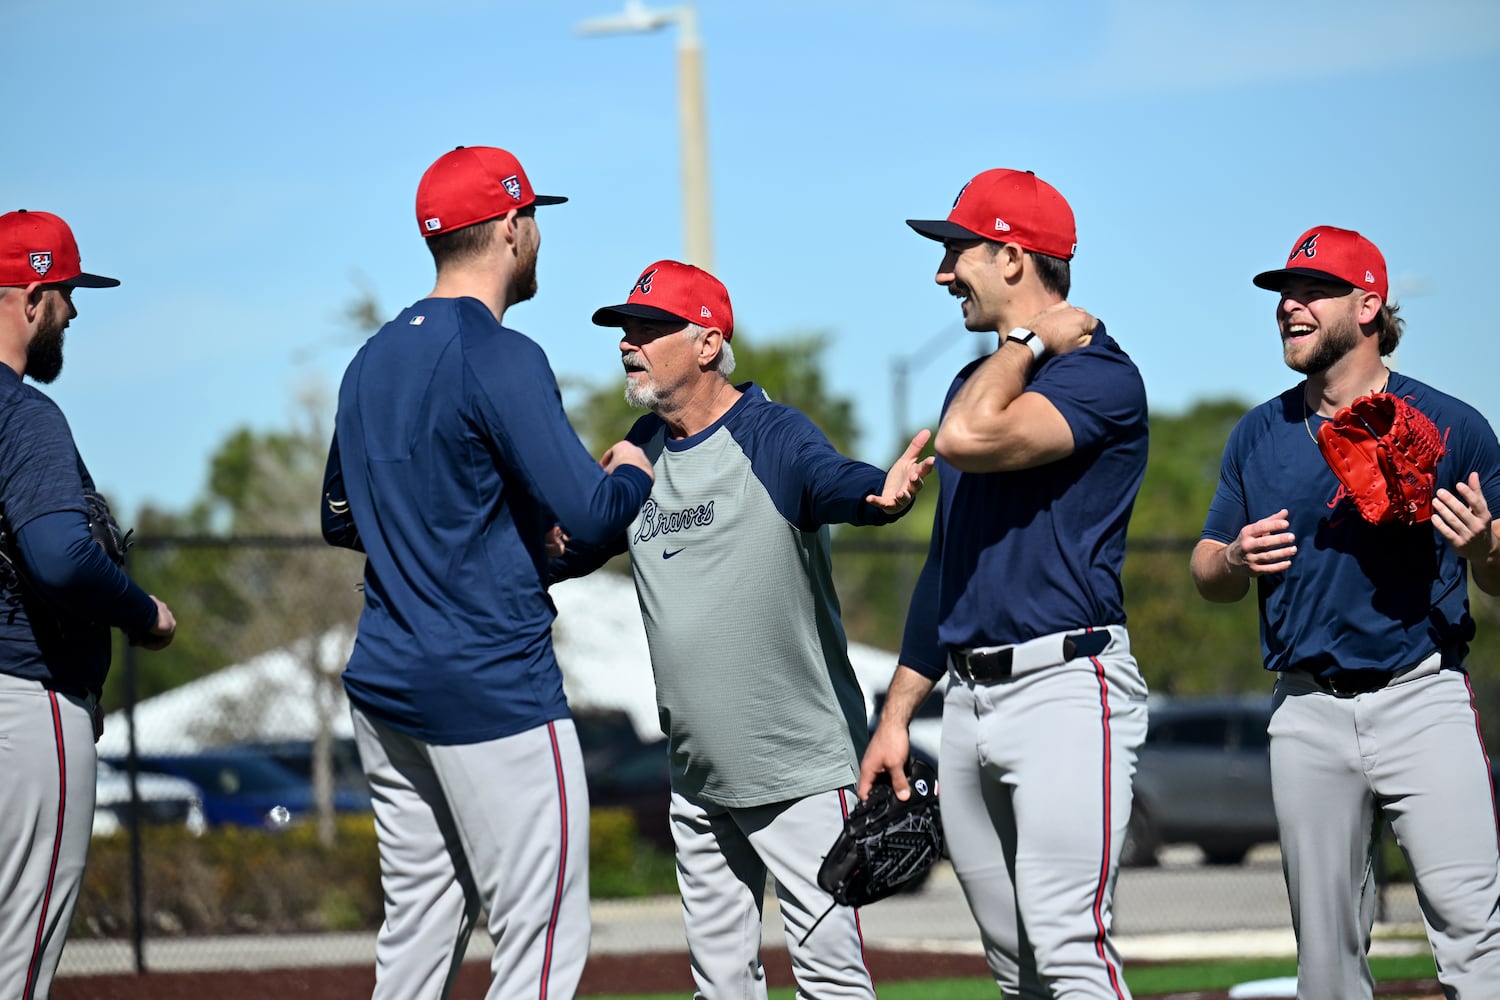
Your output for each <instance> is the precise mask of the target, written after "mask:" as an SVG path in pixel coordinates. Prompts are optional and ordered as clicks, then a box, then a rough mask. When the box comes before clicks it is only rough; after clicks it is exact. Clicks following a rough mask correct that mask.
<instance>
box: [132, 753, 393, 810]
mask: <svg viewBox="0 0 1500 1000" xmlns="http://www.w3.org/2000/svg"><path fill="white" fill-rule="evenodd" d="M110 763H112V764H114V765H115V766H116V767H118V768H121V769H123V768H125V766H126V764H125V762H124V761H123V760H111V761H110ZM139 764H140V770H141V772H142V773H143V774H170V775H173V776H175V777H178V778H184V779H186V780H188V781H190V782H192V783H193V784H194V785H197V786H198V788H199V789H200V790H201V791H202V802H203V818H204V820H205V821H206V822H207V823H208V825H209V826H219V825H221V824H225V823H234V824H238V825H241V826H272V827H274V826H279V825H281V824H282V823H285V822H289V821H294V820H296V819H298V818H299V817H302V816H305V815H307V814H308V813H311V812H313V811H314V809H315V804H314V799H313V790H312V784H311V782H309V781H308V780H307V779H306V778H305V777H303V776H302V775H299V774H298V773H297V772H295V771H293V770H292V769H291V768H288V767H286V766H285V765H283V764H280V763H278V762H277V761H276V760H274V759H273V758H272V757H270V756H269V755H268V754H266V753H265V752H263V751H258V750H252V749H249V748H245V747H224V748H218V749H210V750H200V751H197V752H195V753H182V754H157V755H150V756H143V757H141V758H140V760H139ZM333 804H334V808H335V809H336V810H337V811H338V812H369V811H370V796H369V792H368V791H358V790H352V789H348V788H341V789H335V790H334V803H333ZM283 810H284V812H283Z"/></svg>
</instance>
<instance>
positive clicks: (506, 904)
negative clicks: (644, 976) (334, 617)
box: [353, 709, 590, 1000]
mask: <svg viewBox="0 0 1500 1000" xmlns="http://www.w3.org/2000/svg"><path fill="white" fill-rule="evenodd" d="M353 714H354V735H355V739H356V740H357V742H358V745H359V755H360V760H361V762H362V764H363V765H364V770H365V774H366V776H367V777H368V778H369V780H370V791H371V795H372V798H373V802H374V807H375V831H376V835H377V838H378V840H379V843H380V884H381V887H382V889H384V891H385V923H384V924H382V926H381V928H380V932H379V934H378V935H377V937H376V943H375V994H374V995H375V1000H441V998H446V997H447V996H448V995H449V992H450V991H451V990H452V988H453V981H454V978H455V977H456V976H457V974H458V968H459V964H460V963H461V962H462V961H463V955H464V951H465V948H466V946H467V944H468V940H469V934H470V932H471V931H472V930H473V928H474V924H475V921H476V920H477V919H478V915H479V910H480V907H481V905H482V906H484V907H485V908H487V910H488V912H489V933H490V937H491V939H492V940H493V941H494V943H495V946H494V951H493V953H492V954H491V956H490V972H491V975H492V982H491V983H490V988H489V992H488V993H486V994H485V996H486V998H487V1000H566V998H570V997H572V996H573V994H574V993H575V992H576V991H577V988H578V980H579V978H580V977H581V976H582V974H583V966H584V962H585V960H586V959H587V958H588V950H589V932H590V922H589V801H588V789H587V787H586V786H585V783H584V774H583V754H582V753H581V752H580V750H579V748H578V734H577V731H576V730H575V729H574V727H573V720H571V719H560V720H558V721H557V722H552V723H548V724H546V725H543V726H537V727H536V728H534V729H528V730H526V731H525V732H522V733H517V734H516V735H514V736H507V737H504V738H503V739H498V740H490V741H488V742H484V743H469V744H460V745H454V746H447V745H434V744H428V743H423V742H422V741H420V740H417V739H414V738H413V737H411V736H408V735H406V734H405V733H402V732H399V731H397V730H395V729H392V728H390V727H389V726H386V725H383V724H381V723H380V722H377V721H376V720H374V719H371V718H369V717H368V716H366V715H364V714H363V713H361V712H360V711H359V710H358V709H354V713H353Z"/></svg>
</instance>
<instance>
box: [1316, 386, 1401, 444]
mask: <svg viewBox="0 0 1500 1000" xmlns="http://www.w3.org/2000/svg"><path fill="white" fill-rule="evenodd" d="M1390 384H1391V370H1390V369H1389V368H1386V370H1385V381H1384V382H1382V383H1381V385H1380V388H1379V389H1377V390H1376V392H1385V390H1386V389H1388V388H1390ZM1312 415H1313V408H1312V407H1311V406H1310V405H1308V402H1307V386H1306V385H1305V384H1304V385H1303V387H1302V426H1303V427H1305V428H1307V437H1308V440H1310V441H1312V443H1313V444H1317V443H1318V436H1317V435H1316V434H1314V433H1313V429H1312V424H1311V423H1309V422H1308V418H1309V417H1311V416H1312Z"/></svg>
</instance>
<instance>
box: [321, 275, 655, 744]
mask: <svg viewBox="0 0 1500 1000" xmlns="http://www.w3.org/2000/svg"><path fill="white" fill-rule="evenodd" d="M325 480H326V482H325V491H326V493H327V498H326V499H325V504H324V510H323V534H324V537H325V538H327V539H328V540H329V541H330V542H332V543H333V544H338V545H344V546H347V547H351V548H361V549H362V550H363V551H364V552H365V554H366V557H367V561H366V564H365V578H364V582H365V608H364V612H363V614H362V615H361V617H360V621H359V632H358V636H357V638H356V640H355V644H354V651H353V653H352V655H351V656H350V659H349V665H348V668H347V669H346V670H345V672H344V686H345V688H346V689H347V691H348V693H349V698H350V700H351V701H352V702H353V703H354V704H355V705H356V706H358V707H359V708H360V709H361V710H362V711H364V712H366V713H368V714H369V715H371V716H373V717H375V718H378V719H380V720H381V721H383V722H385V723H387V724H389V725H391V726H393V727H395V728H397V729H400V730H402V731H404V732H407V733H410V734H411V735H413V736H416V737H417V738H419V739H421V740H424V741H426V742H428V743H435V744H461V743H478V742H483V741H486V740H492V739H499V738H501V737H503V736H510V735H514V734H515V733H518V732H522V731H524V730H527V729H531V728H534V727H535V726H538V725H542V724H543V723H546V722H549V721H552V720H554V719H560V718H566V717H567V716H568V705H567V701H566V699H565V698H564V695H563V686H562V674H561V672H560V671H559V669H558V665H557V660H556V658H555V656H554V655H553V651H552V632H551V628H552V621H553V619H554V618H555V617H556V610H555V608H554V607H553V605H552V601H551V599H550V598H549V597H548V596H547V592H546V586H545V583H546V573H547V558H546V553H545V551H544V548H543V540H544V537H545V535H546V532H547V531H548V529H549V528H551V527H552V526H553V525H554V524H557V523H560V524H561V525H562V526H563V527H564V529H565V530H566V531H567V532H568V533H569V535H571V536H574V537H576V538H578V539H580V540H581V541H583V542H594V543H598V542H603V541H604V540H606V539H608V538H612V537H614V536H615V535H617V534H618V533H619V532H621V531H623V530H624V528H625V526H626V525H627V524H629V523H630V521H631V519H632V518H633V517H634V516H635V514H636V511H638V510H639V509H640V506H641V504H642V503H643V502H644V501H645V499H646V496H647V494H648V493H649V492H650V488H651V483H650V477H649V476H647V475H646V473H644V472H642V471H641V470H639V469H635V468H631V467H626V468H623V469H621V470H620V471H619V472H616V473H615V474H614V475H606V474H605V472H604V470H603V469H601V468H600V467H599V463H598V462H597V461H596V460H595V459H594V458H593V456H591V455H590V454H589V453H588V451H587V449H585V448H584V446H583V444H582V443H581V442H579V440H578V436H577V434H576V433H574V431H573V428H572V427H571V426H570V425H569V423H568V419H567V416H566V414H565V413H564V412H563V407H562V399H561V397H560V395H559V393H558V388H557V380H556V379H555V378H554V377H553V374H552V369H551V366H550V365H548V363H547V358H546V355H545V354H543V353H542V349H541V348H540V347H538V346H537V345H536V343H534V342H533V341H531V340H530V339H528V338H527V337H525V336H523V335H522V334H520V333H517V332H516V331H514V330H511V329H508V328H506V327H503V326H501V325H500V323H498V322H497V321H496V320H495V317H494V315H493V314H492V313H491V312H490V311H489V309H488V308H487V307H486V306H485V305H484V304H483V303H481V302H479V301H478V300H477V299H472V298H459V299H437V298H434V299H424V300H422V301H421V302H418V303H416V304H415V305H413V306H411V307H410V308H408V309H406V310H405V311H404V312H402V313H401V314H400V315H399V316H397V317H396V318H395V319H393V320H392V321H391V322H389V323H387V324H386V325H385V326H384V327H383V328H382V329H381V330H380V331H379V332H378V333H376V334H375V336H373V337H371V338H370V340H369V341H367V342H366V343H365V345H364V347H362V348H361V349H360V351H359V353H358V355H356V357H355V358H354V360H353V361H352V362H351V363H350V365H349V368H348V371H346V372H345V374H344V380H343V383H342V385H341V387H340V389H339V405H338V417H337V420H336V423H335V431H334V439H333V445H332V448H331V449H330V452H329V457H328V470H327V473H326V476H325ZM329 500H332V501H333V506H332V507H330V505H329V503H328V501H329ZM344 501H346V502H347V508H345V507H344V506H343V505H342V504H343V502H344Z"/></svg>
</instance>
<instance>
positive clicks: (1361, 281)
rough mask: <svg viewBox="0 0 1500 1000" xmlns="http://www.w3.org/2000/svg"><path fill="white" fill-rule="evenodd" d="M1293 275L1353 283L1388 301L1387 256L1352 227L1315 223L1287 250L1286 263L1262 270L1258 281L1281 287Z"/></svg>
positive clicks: (1266, 285) (1259, 283) (1279, 288)
mask: <svg viewBox="0 0 1500 1000" xmlns="http://www.w3.org/2000/svg"><path fill="white" fill-rule="evenodd" d="M1291 277H1306V278H1319V279H1324V280H1332V281H1337V282H1341V283H1343V284H1345V285H1353V286H1354V287H1355V288H1361V289H1364V290H1365V291H1367V292H1374V293H1375V294H1376V295H1379V296H1380V300H1381V301H1382V302H1384V301H1385V299H1386V297H1387V294H1388V292H1389V287H1388V282H1387V279H1386V269H1385V257H1384V256H1383V255H1382V254H1381V252H1380V250H1379V249H1378V248H1377V247H1376V246H1375V244H1373V243H1371V242H1370V241H1369V240H1367V239H1365V238H1364V237H1363V236H1361V235H1360V234H1359V233H1357V232H1355V231H1354V230H1352V229H1339V228H1338V227H1336V226H1314V227H1313V228H1312V229H1309V230H1308V231H1307V232H1305V233H1303V234H1302V235H1301V236H1299V237H1298V238H1297V242H1295V243H1293V244H1292V252H1291V253H1289V254H1287V258H1286V267H1282V268H1278V269H1276V270H1274V271H1262V272H1261V273H1260V274H1257V275H1256V276H1255V278H1254V281H1255V284H1256V285H1257V286H1259V287H1261V288H1266V289H1270V290H1271V291H1273V292H1279V291H1281V289H1282V287H1283V286H1284V285H1285V284H1286V282H1287V279H1288V278H1291Z"/></svg>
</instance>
